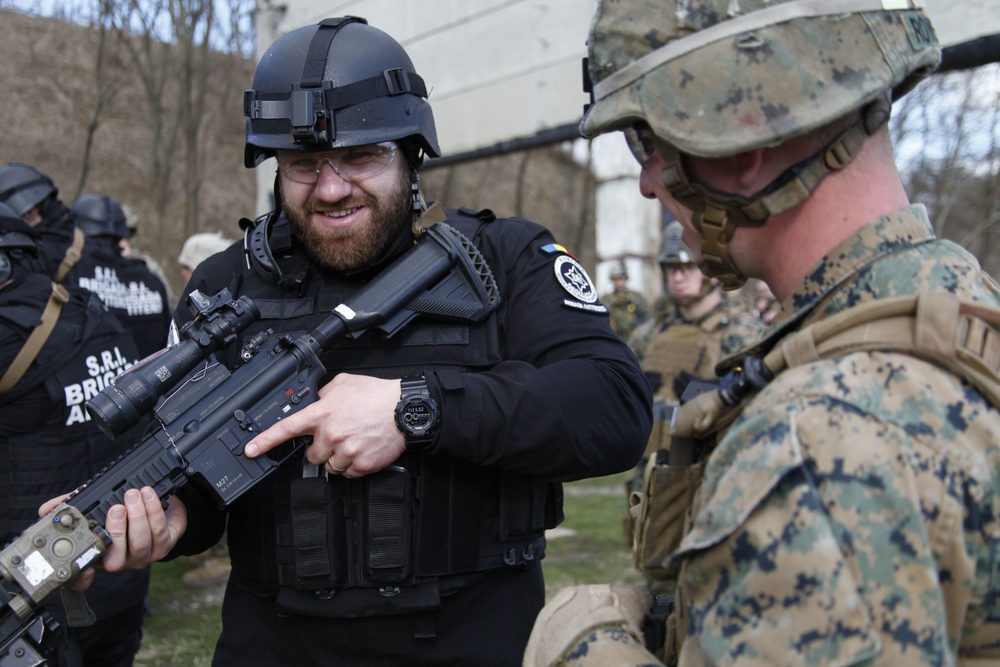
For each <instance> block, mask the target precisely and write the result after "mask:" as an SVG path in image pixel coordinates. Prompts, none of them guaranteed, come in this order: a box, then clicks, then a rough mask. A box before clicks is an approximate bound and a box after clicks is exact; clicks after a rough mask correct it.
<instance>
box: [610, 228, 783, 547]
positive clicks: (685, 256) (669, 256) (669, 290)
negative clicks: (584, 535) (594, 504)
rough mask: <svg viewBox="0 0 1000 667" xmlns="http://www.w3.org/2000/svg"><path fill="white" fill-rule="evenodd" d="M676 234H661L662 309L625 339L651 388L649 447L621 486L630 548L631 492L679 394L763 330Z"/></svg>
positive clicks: (666, 438)
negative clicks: (703, 268) (696, 260)
mask: <svg viewBox="0 0 1000 667" xmlns="http://www.w3.org/2000/svg"><path fill="white" fill-rule="evenodd" d="M681 232H682V229H681V224H680V223H679V222H677V221H676V220H673V221H671V222H669V223H667V226H666V227H665V229H664V231H663V249H662V252H661V253H660V257H659V264H660V271H661V272H662V274H663V284H664V291H665V293H666V296H667V301H666V307H665V309H663V310H661V311H660V312H659V313H658V314H657V315H656V317H655V318H653V319H651V320H649V321H648V322H646V323H645V324H642V325H640V326H639V327H638V328H636V330H635V331H634V332H632V335H631V337H629V339H628V344H629V347H630V348H632V351H633V352H634V353H635V355H636V357H637V358H638V359H639V363H640V364H641V365H642V370H643V372H644V373H645V374H646V378H647V379H648V380H649V383H650V385H651V386H652V387H653V398H654V403H653V431H652V433H651V434H650V438H649V443H648V444H647V446H646V451H645V453H644V454H643V456H642V460H641V461H640V462H639V465H638V466H636V469H635V475H634V476H633V477H632V479H630V480H628V481H627V482H626V483H625V497H626V499H627V502H628V503H629V508H628V509H629V511H628V514H627V515H626V516H625V518H624V524H623V526H624V533H625V541H626V543H627V544H628V545H629V546H632V544H633V541H634V539H635V526H634V522H633V519H632V516H631V502H632V500H631V499H632V492H633V491H636V490H638V489H640V488H642V478H643V474H644V472H645V470H646V463H647V462H648V461H649V458H650V457H651V456H654V455H655V453H656V452H657V451H658V450H665V449H668V448H669V444H670V420H671V417H672V415H673V412H674V409H675V408H676V407H677V406H678V404H679V403H680V399H681V396H683V395H684V390H685V389H686V388H687V386H688V384H690V383H691V382H692V381H693V380H699V381H714V380H715V379H716V374H715V366H716V364H718V363H719V362H720V361H721V360H722V359H723V358H724V357H727V356H729V355H731V354H735V353H736V352H739V351H740V350H742V349H744V348H747V347H749V346H750V345H751V344H752V343H755V342H757V340H758V339H759V338H760V337H761V335H762V334H763V333H764V329H765V327H764V325H763V324H762V323H761V322H760V320H759V319H758V318H756V317H754V315H753V313H751V312H750V311H749V310H748V309H747V308H746V307H745V306H743V305H742V303H741V302H739V301H738V300H733V299H730V298H729V296H728V295H727V294H726V293H725V292H723V291H722V290H721V289H720V288H719V284H718V282H717V281H715V280H712V279H711V278H709V277H707V276H705V275H704V274H703V273H702V272H701V271H699V270H698V264H697V263H696V262H695V255H694V253H693V252H692V251H691V249H690V248H688V247H687V245H685V244H684V241H683V239H682V238H681Z"/></svg>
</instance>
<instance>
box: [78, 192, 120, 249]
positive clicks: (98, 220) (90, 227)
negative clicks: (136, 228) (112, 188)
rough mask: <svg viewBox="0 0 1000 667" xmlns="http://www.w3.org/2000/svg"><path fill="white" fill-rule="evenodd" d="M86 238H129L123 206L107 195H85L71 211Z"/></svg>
mask: <svg viewBox="0 0 1000 667" xmlns="http://www.w3.org/2000/svg"><path fill="white" fill-rule="evenodd" d="M70 211H71V212H72V213H73V217H74V219H75V222H76V226H77V227H79V228H80V229H81V230H82V231H83V233H84V235H86V236H110V237H112V238H115V239H124V238H128V223H127V222H126V220H125V211H124V210H122V205H121V204H119V203H118V202H117V201H115V200H114V199H112V198H111V197H109V196H107V195H83V196H82V197H80V198H79V199H77V200H76V201H75V202H73V206H72V208H71V209H70Z"/></svg>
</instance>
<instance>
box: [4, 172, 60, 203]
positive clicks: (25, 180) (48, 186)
mask: <svg viewBox="0 0 1000 667" xmlns="http://www.w3.org/2000/svg"><path fill="white" fill-rule="evenodd" d="M58 193H59V190H58V189H56V184H55V182H54V181H53V180H52V179H51V178H49V177H48V176H46V175H45V174H43V173H42V172H40V171H38V170H37V169H35V168H34V167H29V166H28V165H26V164H21V163H20V162H11V163H9V164H6V165H4V166H3V167H0V202H2V203H4V204H6V205H7V206H9V207H10V208H11V209H13V210H14V212H15V213H16V214H17V215H19V216H24V215H25V214H26V213H27V212H28V211H30V210H31V209H33V208H35V207H36V206H38V205H39V204H41V203H42V202H43V201H45V200H46V199H47V198H49V197H50V196H55V195H56V194H58Z"/></svg>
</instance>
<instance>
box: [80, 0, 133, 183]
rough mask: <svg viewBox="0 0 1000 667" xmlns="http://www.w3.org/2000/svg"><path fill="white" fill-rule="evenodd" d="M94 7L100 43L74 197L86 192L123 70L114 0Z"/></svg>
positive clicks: (101, 2) (95, 55) (94, 26)
mask: <svg viewBox="0 0 1000 667" xmlns="http://www.w3.org/2000/svg"><path fill="white" fill-rule="evenodd" d="M95 5H96V7H95V8H94V19H93V21H92V27H93V28H94V29H95V30H96V39H97V46H96V50H95V53H94V69H93V72H94V100H93V104H92V105H91V107H90V109H89V110H88V111H89V113H88V114H87V116H86V117H87V123H86V126H85V135H86V139H85V140H84V148H83V158H82V160H81V161H82V164H83V166H82V168H81V169H80V177H79V180H78V181H77V184H76V193H75V195H74V199H75V198H76V197H79V196H80V195H81V194H83V191H84V188H85V187H86V185H87V177H88V175H89V174H90V167H91V155H92V153H93V149H94V141H95V137H96V134H97V130H98V128H100V126H101V124H102V123H103V122H104V120H105V110H106V109H107V108H108V107H109V106H110V105H111V104H113V103H114V99H115V97H116V96H117V94H118V91H119V90H120V89H121V80H122V75H123V71H122V68H121V63H120V62H118V61H117V60H116V59H115V57H114V54H115V52H116V49H115V48H114V46H115V44H114V42H115V41H117V37H118V34H119V33H118V31H117V30H116V29H115V25H114V3H113V0H97V2H96V3H95Z"/></svg>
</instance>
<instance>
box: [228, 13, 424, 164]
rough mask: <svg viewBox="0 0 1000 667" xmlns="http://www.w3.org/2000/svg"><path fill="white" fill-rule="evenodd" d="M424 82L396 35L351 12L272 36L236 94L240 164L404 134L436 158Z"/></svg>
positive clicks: (402, 137) (377, 140)
mask: <svg viewBox="0 0 1000 667" xmlns="http://www.w3.org/2000/svg"><path fill="white" fill-rule="evenodd" d="M426 98H427V88H426V86H425V84H424V80H423V79H422V78H421V77H420V76H419V75H417V73H416V72H415V71H414V68H413V62H412V61H411V60H410V57H409V56H408V55H407V54H406V51H404V50H403V47H402V46H400V45H399V44H398V43H397V42H396V40H394V39H393V38H392V37H390V36H389V35H387V34H386V33H384V32H382V31H381V30H378V29H377V28H373V27H371V26H370V25H368V22H367V21H366V20H365V19H362V18H358V17H355V16H346V17H341V18H331V19H324V20H323V21H320V22H319V23H318V24H316V25H310V26H305V27H303V28H298V29H296V30H293V31H291V32H289V33H288V34H286V35H283V36H282V37H280V38H279V39H278V40H277V41H275V42H274V44H272V45H271V47H270V48H268V50H267V51H266V52H265V53H264V55H263V57H262V58H261V59H260V64H258V65H257V71H256V73H255V74H254V79H253V88H251V89H250V90H247V91H245V92H244V94H243V113H244V115H245V116H246V117H247V139H246V151H245V158H244V162H245V164H246V166H247V167H250V168H252V167H255V166H257V165H258V164H260V162H261V161H262V160H264V159H266V158H268V157H271V156H273V155H274V152H275V151H276V150H279V149H283V150H300V151H324V150H331V149H334V148H339V147H342V146H359V145H363V144H375V143H379V142H383V141H400V140H406V139H409V140H411V141H412V142H413V144H415V146H416V148H418V149H422V150H423V152H424V153H426V154H428V155H431V156H433V157H437V156H439V155H440V149H439V148H438V142H437V132H436V131H435V128H434V116H433V114H432V112H431V107H430V105H429V104H428V103H427V101H426Z"/></svg>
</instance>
